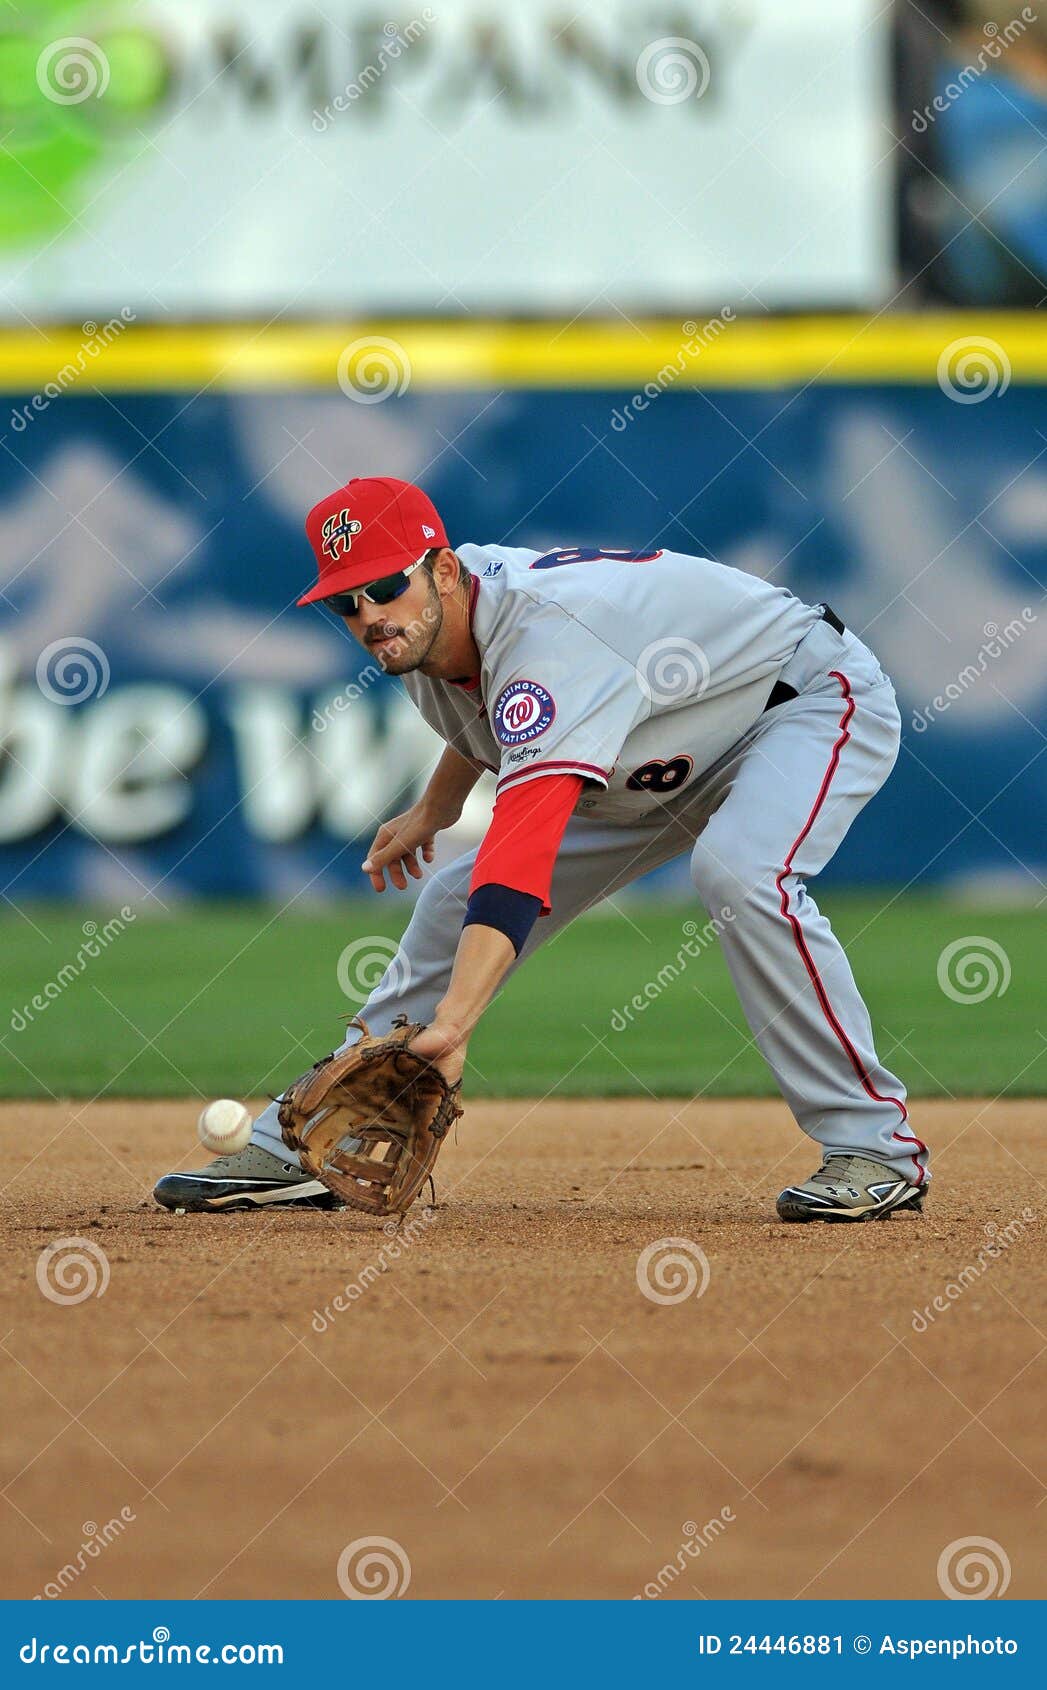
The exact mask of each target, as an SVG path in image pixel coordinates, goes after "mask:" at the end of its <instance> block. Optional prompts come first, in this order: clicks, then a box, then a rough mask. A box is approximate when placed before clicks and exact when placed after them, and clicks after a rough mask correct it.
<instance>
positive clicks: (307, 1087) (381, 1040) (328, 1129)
mask: <svg viewBox="0 0 1047 1690" xmlns="http://www.w3.org/2000/svg"><path fill="white" fill-rule="evenodd" d="M350 1025H351V1026H354V1027H359V1028H360V1029H361V1031H362V1034H363V1036H362V1038H360V1039H359V1040H358V1041H357V1043H356V1044H355V1045H353V1046H351V1048H350V1049H349V1050H342V1051H337V1052H336V1053H335V1054H334V1055H332V1056H325V1057H324V1059H323V1061H322V1062H317V1063H315V1064H314V1065H313V1067H312V1068H310V1070H309V1072H308V1073H307V1074H303V1075H302V1077H301V1079H299V1080H296V1081H295V1082H294V1085H293V1086H290V1087H288V1089H287V1091H286V1092H285V1093H284V1095H283V1097H282V1098H281V1100H280V1108H279V1111H278V1114H279V1121H280V1130H281V1133H282V1135H283V1141H284V1143H285V1144H286V1145H287V1146H288V1148H289V1149H291V1150H297V1152H298V1155H299V1157H300V1159H301V1163H302V1167H303V1168H305V1169H306V1171H307V1172H308V1173H310V1174H311V1175H312V1177H313V1178H314V1179H318V1180H321V1181H322V1182H323V1184H324V1185H326V1186H327V1187H328V1189H329V1190H331V1191H333V1192H335V1193H336V1194H337V1195H338V1196H339V1197H340V1198H341V1199H342V1201H343V1202H345V1203H348V1204H349V1206H350V1208H353V1209H363V1210H365V1211H366V1213H367V1214H370V1215H402V1214H404V1213H405V1212H406V1211H407V1210H408V1209H409V1208H410V1207H411V1204H412V1203H413V1202H414V1200H415V1198H416V1197H417V1196H418V1193H419V1192H420V1191H421V1189H422V1186H423V1185H424V1184H425V1182H426V1180H427V1179H429V1178H430V1177H431V1174H432V1169H433V1165H434V1163H435V1161H436V1158H437V1155H438V1153H439V1150H440V1145H441V1143H442V1142H443V1139H444V1137H445V1135H446V1133H447V1129H448V1127H450V1126H451V1125H452V1123H453V1122H454V1121H456V1120H457V1119H458V1117H459V1115H460V1114H461V1113H462V1111H461V1109H460V1108H459V1106H458V1092H459V1089H460V1087H459V1086H458V1085H454V1086H450V1085H448V1083H447V1081H446V1080H445V1079H444V1077H443V1075H442V1074H441V1073H440V1071H439V1069H437V1068H434V1067H433V1066H432V1064H431V1063H430V1062H429V1061H428V1060H427V1059H426V1058H425V1057H422V1056H416V1055H415V1053H414V1051H413V1050H409V1049H408V1048H407V1047H408V1045H409V1044H410V1042H411V1040H412V1039H413V1038H414V1037H415V1036H416V1034H418V1033H420V1032H421V1031H422V1023H420V1022H416V1023H413V1024H412V1023H410V1022H409V1021H408V1020H407V1017H406V1016H405V1015H401V1016H398V1017H397V1019H396V1020H395V1021H394V1022H393V1025H392V1027H391V1029H390V1030H389V1032H388V1033H384V1034H381V1035H374V1034H372V1033H371V1032H369V1030H368V1027H367V1023H366V1022H365V1021H364V1020H363V1019H362V1018H361V1017H359V1016H357V1017H356V1018H355V1019H354V1020H353V1021H352V1022H351V1023H350ZM347 1139H349V1140H352V1141H353V1143H352V1144H346V1143H345V1140H347Z"/></svg>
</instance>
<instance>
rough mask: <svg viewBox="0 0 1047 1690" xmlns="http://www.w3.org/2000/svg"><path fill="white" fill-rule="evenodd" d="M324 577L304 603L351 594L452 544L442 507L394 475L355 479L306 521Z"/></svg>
mask: <svg viewBox="0 0 1047 1690" xmlns="http://www.w3.org/2000/svg"><path fill="white" fill-rule="evenodd" d="M305 531H306V534H307V535H308V536H309V544H310V545H311V546H312V548H313V551H314V552H315V553H316V561H317V564H318V566H319V571H320V578H319V580H318V581H317V583H316V586H315V587H310V589H309V591H308V592H307V593H305V594H304V595H303V596H302V598H300V599H299V600H298V603H299V604H312V603H313V601H314V600H315V599H323V598H326V597H327V596H328V594H329V593H349V592H352V591H353V589H354V588H355V587H366V586H367V584H368V582H369V581H377V580H379V579H380V577H381V576H383V575H395V574H396V572H397V570H398V569H406V568H407V566H408V564H411V563H417V562H418V560H419V558H423V557H424V556H425V554H426V552H428V551H430V550H432V548H433V547H441V546H446V545H449V544H450V542H449V541H448V538H447V534H446V532H445V531H444V525H443V523H442V522H441V520H440V518H439V516H438V515H437V513H436V507H435V506H434V504H433V502H432V500H431V499H430V498H429V497H428V495H427V494H425V493H423V492H422V489H421V488H420V487H415V486H414V485H413V483H412V482H410V481H396V480H394V478H393V477H392V476H391V475H380V476H359V475H358V476H355V477H354V478H353V480H352V481H347V482H346V484H345V486H344V487H339V488H338V491H337V492H335V493H329V494H328V496H327V498H326V499H321V500H320V503H319V504H318V505H314V506H313V508H312V510H311V511H310V512H309V515H308V516H307V517H306V519H305Z"/></svg>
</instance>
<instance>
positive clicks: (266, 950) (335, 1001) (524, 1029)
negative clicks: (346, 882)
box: [0, 892, 1047, 1098]
mask: <svg viewBox="0 0 1047 1690" xmlns="http://www.w3.org/2000/svg"><path fill="white" fill-rule="evenodd" d="M821 901H822V903H823V906H824V907H825V909H826V910H827V911H828V913H829V914H830V915H831V916H832V918H833V921H834V924H835V926H836V929H837V931H838V933H839V934H840V937H841V938H842V939H843V940H844V942H845V943H846V944H847V945H848V949H849V951H850V955H851V958H852V961H853V964H854V968H855V972H856V974H857V976H858V979H859V982H860V983H861V985H862V988H863V990H864V991H865V994H866V997H867V1000H868V1002H869V1006H870V1009H871V1011H872V1015H873V1020H874V1023H875V1025H876V1027H877V1031H878V1036H879V1040H880V1047H881V1051H882V1054H883V1056H884V1058H885V1060H887V1061H888V1062H889V1063H890V1064H891V1065H892V1066H894V1067H895V1068H896V1069H897V1070H898V1072H899V1073H901V1075H902V1076H903V1077H904V1079H905V1080H906V1082H907V1084H908V1086H909V1088H910V1090H911V1091H912V1092H913V1093H915V1094H922V1095H925V1096H943V1095H945V1096H947V1095H949V1094H950V1093H952V1094H955V1095H963V1094H984V1093H990V1094H995V1093H997V1092H1007V1093H1010V1094H1011V1095H1014V1096H1022V1095H1042V1094H1044V1093H1047V1036H1045V1035H1047V971H1045V969H1044V956H1045V954H1047V913H1037V912H1034V911H1027V910H1010V911H1007V910H979V909H976V908H971V907H969V906H966V905H960V904H952V903H947V902H943V901H939V900H937V899H932V898H930V897H924V896H919V897H916V896H912V895H911V894H907V895H906V896H905V897H904V898H899V899H897V900H896V901H894V902H891V901H890V894H889V893H887V892H883V893H880V894H878V895H876V896H872V897H870V896H855V895H844V894H835V895H832V894H824V895H823V897H822V900H821ZM106 914H107V912H104V911H102V910H90V911H89V910H87V909H86V908H84V909H76V910H73V911H71V910H69V909H68V908H61V909H58V908H40V907H38V906H30V907H29V908H28V909H27V910H26V912H25V915H24V916H18V915H15V914H11V915H9V916H8V917H6V918H5V921H4V924H3V925H4V934H3V938H4V962H5V968H4V982H5V1002H6V1005H7V1007H6V1009H5V1012H4V1027H3V1031H2V1033H0V1040H2V1043H0V1049H2V1051H3V1053H4V1054H3V1059H2V1061H0V1073H2V1079H0V1091H2V1093H3V1095H5V1096H8V1097H23V1096H24V1097H45V1096H47V1095H49V1094H52V1095H54V1096H56V1097H78V1098H80V1097H93V1096H95V1095H96V1094H106V1095H110V1096H119V1095H124V1096H146V1095H148V1096H175V1095H182V1094H185V1093H199V1094H201V1095H203V1096H207V1097H213V1096H221V1095H226V1094H232V1095H243V1096H248V1095H252V1094H253V1095H257V1094H258V1093H261V1092H265V1091H271V1090H273V1089H278V1088H279V1086H280V1085H281V1083H282V1082H285V1081H286V1080H287V1079H288V1077H289V1076H293V1075H294V1074H295V1073H297V1072H299V1071H300V1070H301V1069H302V1068H304V1067H307V1066H308V1065H309V1062H310V1061H312V1060H313V1059H314V1058H315V1057H317V1056H322V1055H323V1054H325V1052H326V1051H328V1050H329V1049H330V1048H331V1046H332V1045H333V1044H335V1043H337V1042H338V1038H339V1016H340V1015H348V1014H350V1013H352V1011H353V1010H354V1009H355V1008H356V1007H357V1005H356V1004H355V1003H350V1002H348V1001H347V1000H346V999H345V998H344V997H343V995H342V993H341V991H340V988H339V985H338V980H337V976H336V968H337V964H338V959H339V956H340V954H341V952H342V951H343V949H344V947H345V946H346V945H347V944H348V943H349V942H350V941H352V940H354V939H358V938H360V937H361V936H364V935H369V934H383V935H389V936H395V935H396V934H397V933H398V932H399V930H400V927H401V926H402V924H403V922H404V920H405V905H404V904H403V903H402V902H395V901H393V899H391V898H389V897H386V898H383V899H376V900H368V901H366V902H356V903H352V904H349V903H347V904H345V905H344V906H340V907H338V908H335V909H333V910H331V911H330V912H328V913H326V914H319V913H313V914H308V915H299V914H293V913H283V914H278V913H277V912H276V911H274V910H272V909H265V908H260V907H257V906H243V905H239V906H217V907H207V908H199V907H198V908H196V909H192V910H186V911H184V912H183V913H180V914H178V913H176V914H172V915H171V916H165V917H157V918H147V917H145V916H142V917H139V919H137V920H136V921H134V922H132V923H130V924H128V925H127V926H126V929H125V930H124V931H123V932H120V933H118V934H115V935H114V936H113V937H112V939H111V941H110V942H109V943H108V944H107V945H105V946H104V948H103V949H102V951H101V954H100V955H99V956H98V957H97V959H94V960H92V959H88V960H87V961H86V963H85V965H84V966H83V969H82V972H81V971H80V970H79V968H78V967H77V966H76V964H77V953H78V951H79V950H80V947H81V946H83V944H84V932H83V923H84V922H85V921H90V920H94V921H96V922H98V923H99V924H101V923H102V922H104V921H105V919H106ZM696 917H697V918H699V919H700V918H701V912H700V911H699V910H698V909H697V908H696V907H687V906H683V907H681V906H675V905H673V906H665V905H654V906H653V905H647V904H643V903H639V904H636V903H634V904H631V905H628V906H627V907H626V908H625V909H624V910H623V911H622V912H621V913H615V912H608V913H607V914H600V915H597V916H591V917H588V918H586V919H585V920H583V921H582V922H579V923H576V924H575V926H574V927H573V928H570V929H568V931H567V932H565V933H563V934H561V935H560V937H559V938H558V939H556V940H555V941H554V942H553V943H552V944H551V945H550V946H549V947H548V949H547V950H546V951H544V952H543V953H542V954H541V955H539V956H538V957H537V958H535V960H534V961H533V962H531V963H530V964H528V966H527V968H526V969H525V970H523V971H522V972H521V974H520V975H519V977H518V978H517V979H516V980H515V981H513V982H512V984H511V985H510V986H509V987H508V988H507V989H506V991H505V993H504V994H503V996H502V998H501V999H500V1000H499V1001H498V1002H497V1003H496V1004H495V1005H494V1006H493V1008H492V1009H491V1010H490V1011H489V1012H488V1014H487V1016H486V1017H485V1019H484V1022H483V1024H482V1026H481V1028H480V1029H479V1031H478V1032H477V1034H476V1036H475V1038H474V1040H473V1043H472V1047H471V1051H470V1056H471V1058H472V1059H473V1064H474V1071H473V1074H472V1077H471V1080H470V1088H469V1089H470V1092H471V1093H472V1095H474V1096H476V1095H486V1096H519V1095H536V1094H537V1095H542V1094H545V1093H547V1092H550V1091H555V1092H559V1093H560V1094H562V1095H575V1096H578V1095H586V1094H588V1095H607V1096H610V1095H644V1094H646V1093H652V1092H653V1093H657V1094H661V1095H669V1096H691V1095H692V1094H694V1093H697V1092H706V1093H708V1094H709V1095H713V1096H744V1095H747V1094H767V1093H769V1092H773V1089H774V1088H773V1086H772V1085H771V1083H770V1081H769V1077H768V1074H767V1071H766V1069H765V1068H764V1065H763V1061H762V1059H761V1058H760V1056H759V1054H758V1052H757V1051H756V1050H755V1049H754V1048H753V1046H752V1044H751V1042H750V1040H749V1036H748V1031H747V1029H746V1028H745V1026H744V1023H743V1021H742V1017H741V1013H740V1010H739V1008H738V1004H737V1002H736V1000H735V997H734V993H733V991H732V988H731V984H730V981H729V980H728V978H727V974H726V971H725V969H724V966H723V962H722V960H721V958H720V955H719V951H718V949H717V947H716V945H715V943H713V944H712V945H710V946H709V947H708V948H706V949H704V950H703V951H702V953H701V954H700V955H699V956H698V957H696V958H694V959H689V958H687V957H686V956H685V957H684V959H683V966H682V967H681V968H678V967H677V959H678V954H679V950H680V946H681V944H682V942H683V940H684V939H685V937H686V934H685V930H684V923H685V922H688V921H694V919H695V918H696ZM967 935H984V936H986V937H987V938H990V939H991V940H993V941H994V943H995V944H996V945H997V946H1002V948H1003V950H1004V952H1005V953H1006V956H1007V959H1008V961H1009V966H1010V970H1011V979H1010V984H1009V986H1008V987H1007V990H1006V991H1005V992H1004V994H1003V995H1002V996H995V995H994V996H990V997H988V998H986V1000H985V1001H984V1002H982V1003H978V1004H973V1003H957V1002H953V1001H952V1000H951V999H950V998H949V997H948V996H947V995H946V994H945V993H944V992H943V991H942V990H941V988H940V986H939V984H938V979H937V968H938V959H939V956H940V954H941V952H942V951H943V949H944V947H946V946H947V945H949V944H950V943H952V942H953V941H955V940H958V939H961V938H963V937H964V936H967ZM67 965H73V966H72V967H69V966H67ZM667 965H668V966H669V967H670V969H674V970H675V977H672V975H671V974H667V973H665V972H664V970H665V969H666V967H667ZM63 967H65V968H66V972H65V975H64V977H63V983H62V984H61V985H60V986H59V987H56V986H55V985H54V984H52V988H51V1000H50V1001H48V1003H47V1007H46V1008H45V1009H44V1010H42V1011H40V1010H34V1009H33V1008H32V999H33V997H34V995H36V994H43V993H45V991H46V990H47V987H48V982H52V983H54V982H56V981H58V980H59V975H60V970H62V969H63ZM660 975H661V979H660V980H659V976H660ZM645 989H649V991H648V995H645ZM56 991H57V995H55V993H56ZM636 995H640V997H641V1001H642V1002H643V1004H644V1007H643V1008H642V1009H640V1010H637V1009H636V1008H635V1007H632V1008H630V1007H629V1006H630V1004H631V1000H633V998H634V996H636ZM30 1016H32V1019H29V1017H30ZM626 1017H628V1019H626ZM23 1020H24V1022H25V1025H24V1026H23V1025H22V1022H23Z"/></svg>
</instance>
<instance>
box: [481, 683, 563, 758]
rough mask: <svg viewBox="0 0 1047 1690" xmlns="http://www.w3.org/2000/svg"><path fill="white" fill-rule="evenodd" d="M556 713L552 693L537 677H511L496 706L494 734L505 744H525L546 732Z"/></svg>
mask: <svg viewBox="0 0 1047 1690" xmlns="http://www.w3.org/2000/svg"><path fill="white" fill-rule="evenodd" d="M555 717H556V705H555V704H554V703H553V699H552V694H551V693H548V692H546V690H545V688H544V687H543V686H539V684H538V682H537V681H512V682H511V683H510V684H509V686H507V687H506V688H505V691H504V692H503V693H502V694H501V695H500V697H499V699H498V702H497V704H496V705H495V707H494V732H495V738H496V739H498V740H499V741H500V742H501V744H502V745H523V744H525V742H526V741H527V740H529V739H537V738H538V737H539V735H540V734H544V733H545V731H546V729H547V728H548V727H550V726H551V725H552V723H553V721H554V719H555Z"/></svg>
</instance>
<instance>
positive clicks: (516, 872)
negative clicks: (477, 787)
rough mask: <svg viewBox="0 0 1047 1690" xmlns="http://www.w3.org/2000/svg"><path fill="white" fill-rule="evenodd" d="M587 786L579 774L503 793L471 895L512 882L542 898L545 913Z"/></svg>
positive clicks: (479, 854)
mask: <svg viewBox="0 0 1047 1690" xmlns="http://www.w3.org/2000/svg"><path fill="white" fill-rule="evenodd" d="M581 790H582V782H581V780H580V779H579V777H578V776H577V775H575V774H550V775H546V776H545V777H544V779H542V780H535V781H533V782H532V783H531V784H530V785H528V786H522V785H521V786H511V787H508V788H506V790H505V791H503V792H500V793H499V794H498V797H497V798H496V800H495V806H494V812H493V814H492V816H491V824H490V826H489V827H488V829H487V833H486V835H485V836H484V840H483V843H482V844H481V846H480V849H479V851H478V852H477V854H476V862H475V863H474V865H473V873H472V879H471V881H470V883H469V891H470V893H473V892H477V891H479V889H480V887H481V886H492V885H493V886H506V887H508V888H509V889H510V890H511V891H514V892H526V893H529V894H530V895H531V896H532V897H534V898H537V899H538V900H539V902H540V907H541V913H542V914H543V915H545V914H546V913H547V912H548V910H549V908H550V904H549V888H550V885H551V883H552V878H553V868H554V866H555V863H556V854H557V852H558V851H559V849H560V841H561V839H562V838H563V835H564V830H565V829H566V827H567V823H568V822H569V821H570V819H571V812H572V810H573V809H574V806H575V804H576V803H577V801H578V795H579V793H580V792H581Z"/></svg>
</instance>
